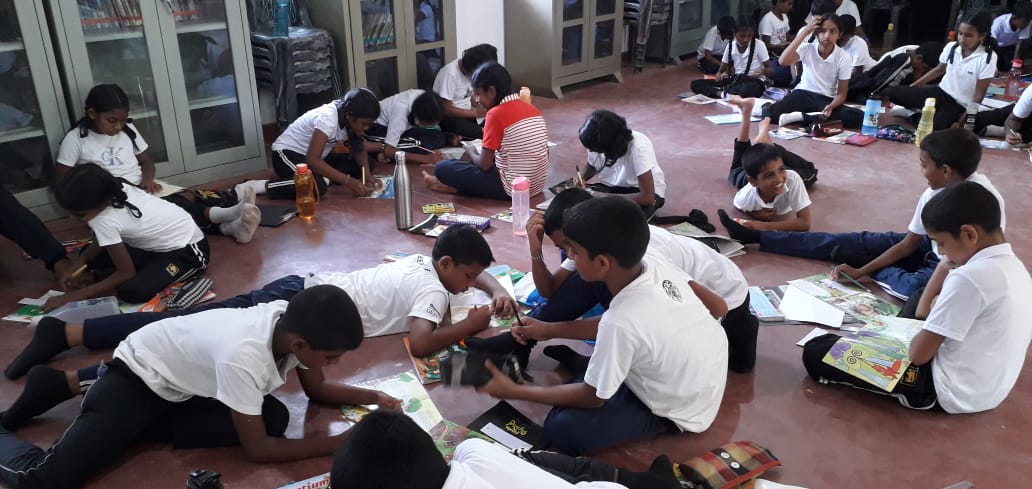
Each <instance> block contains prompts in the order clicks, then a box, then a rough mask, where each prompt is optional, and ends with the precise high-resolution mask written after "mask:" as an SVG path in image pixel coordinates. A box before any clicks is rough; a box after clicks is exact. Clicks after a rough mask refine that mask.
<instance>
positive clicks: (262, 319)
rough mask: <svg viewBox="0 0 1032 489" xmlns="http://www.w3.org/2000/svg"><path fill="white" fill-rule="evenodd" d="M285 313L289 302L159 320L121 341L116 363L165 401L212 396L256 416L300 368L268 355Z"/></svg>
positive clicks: (292, 359) (288, 359) (290, 358)
mask: <svg viewBox="0 0 1032 489" xmlns="http://www.w3.org/2000/svg"><path fill="white" fill-rule="evenodd" d="M286 310H287V301H274V302H269V303H267V304H258V305H257V306H254V307H248V308H246V309H211V310H207V311H202V312H198V313H196V314H189V315H186V316H178V317H172V318H167V319H162V320H161V321H157V322H154V323H151V324H148V325H147V327H146V328H140V329H139V330H137V331H135V332H134V333H132V334H130V335H129V336H128V337H127V338H126V339H124V340H122V342H121V343H119V344H118V347H117V348H115V353H114V358H117V359H119V360H122V361H123V362H125V364H126V366H128V367H129V370H131V371H132V372H133V373H134V374H136V375H137V376H138V377H140V379H141V380H143V382H144V383H145V384H147V386H148V387H150V388H151V390H152V391H154V393H155V394H157V395H158V396H160V397H161V398H162V399H165V400H166V401H170V402H183V401H186V400H187V399H190V398H191V397H194V396H200V397H210V398H213V399H217V400H218V401H219V402H221V403H223V404H225V405H226V406H228V407H229V408H230V409H232V410H234V411H236V412H239V413H241V414H246V415H250V416H260V415H261V414H262V401H263V398H264V397H265V395H266V394H269V393H271V392H272V391H274V390H276V389H277V388H279V386H281V385H283V384H284V383H285V382H286V376H287V372H289V371H290V370H293V369H294V368H296V367H298V366H299V365H300V363H299V362H298V360H297V358H296V357H295V356H294V355H287V356H286V357H284V358H281V359H280V360H279V361H278V362H277V361H276V359H275V358H274V357H273V356H272V333H273V331H274V330H275V328H276V322H277V321H278V320H279V318H280V316H282V315H283V313H284V312H285V311H286Z"/></svg>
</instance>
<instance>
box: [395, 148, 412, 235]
mask: <svg viewBox="0 0 1032 489" xmlns="http://www.w3.org/2000/svg"><path fill="white" fill-rule="evenodd" d="M394 162H395V165H394V223H395V224H396V225H397V227H398V229H408V228H411V227H412V205H411V204H410V202H411V201H412V182H410V181H409V174H408V168H407V167H406V166H405V152H404V151H398V152H395V153H394Z"/></svg>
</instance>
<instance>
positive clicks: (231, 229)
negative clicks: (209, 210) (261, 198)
mask: <svg viewBox="0 0 1032 489" xmlns="http://www.w3.org/2000/svg"><path fill="white" fill-rule="evenodd" d="M261 221H262V211H261V210H260V209H258V206H256V205H254V204H247V203H244V204H243V206H242V208H241V212H240V218H239V219H236V220H234V221H233V222H229V223H224V224H220V225H219V231H221V232H222V234H223V235H224V236H229V237H232V238H233V239H234V240H236V242H237V243H240V244H245V243H249V242H251V239H253V238H254V233H255V231H257V230H258V224H259V223H261Z"/></svg>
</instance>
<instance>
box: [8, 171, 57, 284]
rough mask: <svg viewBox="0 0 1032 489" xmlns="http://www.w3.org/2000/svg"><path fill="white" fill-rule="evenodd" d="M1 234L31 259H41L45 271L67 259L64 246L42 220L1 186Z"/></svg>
mask: <svg viewBox="0 0 1032 489" xmlns="http://www.w3.org/2000/svg"><path fill="white" fill-rule="evenodd" d="M0 234H2V235H4V236H6V237H7V238H8V239H10V240H11V241H14V242H15V244H17V245H18V247H20V248H21V249H22V250H24V251H25V252H26V253H28V254H29V255H30V256H32V257H33V258H39V259H40V260H43V263H45V264H46V265H47V269H48V270H53V269H54V264H55V263H57V262H58V261H60V260H61V259H63V258H66V257H67V256H66V254H65V249H64V246H61V243H60V242H58V241H57V239H55V238H54V236H53V235H52V234H50V231H49V230H48V229H47V227H46V226H44V225H43V222H42V221H40V220H39V218H38V217H36V215H35V214H33V213H32V212H31V211H30V210H28V209H26V208H25V206H23V205H21V202H18V199H16V198H14V196H13V195H11V193H10V192H8V191H7V190H5V189H3V188H2V187H0Z"/></svg>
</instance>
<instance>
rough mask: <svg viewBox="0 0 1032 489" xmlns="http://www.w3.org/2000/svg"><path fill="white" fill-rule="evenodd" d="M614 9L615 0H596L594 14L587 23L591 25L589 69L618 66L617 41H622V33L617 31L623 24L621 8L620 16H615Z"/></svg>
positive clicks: (618, 48)
mask: <svg viewBox="0 0 1032 489" xmlns="http://www.w3.org/2000/svg"><path fill="white" fill-rule="evenodd" d="M616 10H617V2H616V0H596V3H595V8H594V15H593V16H592V18H591V24H588V25H590V26H591V32H590V34H591V39H590V42H591V44H590V46H591V59H590V62H589V63H588V68H589V69H595V68H601V67H602V66H609V65H613V64H616V65H617V66H619V62H620V60H619V54H620V44H619V43H620V42H621V41H622V34H621V33H618V31H619V27H620V26H622V25H623V12H622V10H623V9H622V8H621V9H620V10H621V12H620V17H617V15H616ZM614 55H615V56H614Z"/></svg>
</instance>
